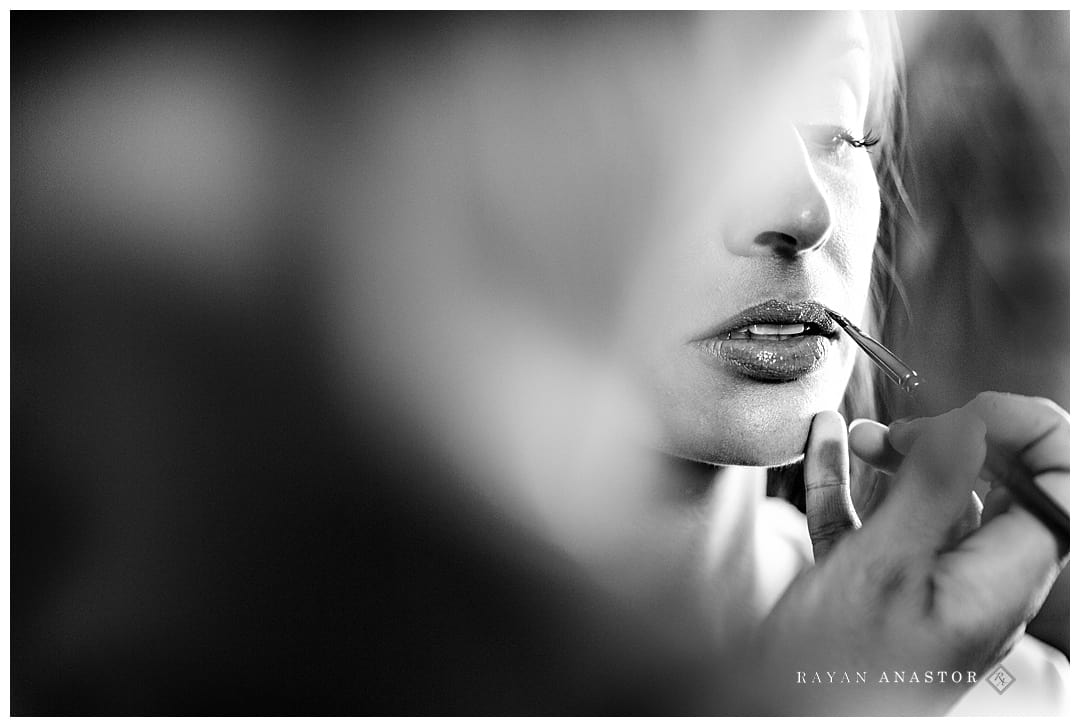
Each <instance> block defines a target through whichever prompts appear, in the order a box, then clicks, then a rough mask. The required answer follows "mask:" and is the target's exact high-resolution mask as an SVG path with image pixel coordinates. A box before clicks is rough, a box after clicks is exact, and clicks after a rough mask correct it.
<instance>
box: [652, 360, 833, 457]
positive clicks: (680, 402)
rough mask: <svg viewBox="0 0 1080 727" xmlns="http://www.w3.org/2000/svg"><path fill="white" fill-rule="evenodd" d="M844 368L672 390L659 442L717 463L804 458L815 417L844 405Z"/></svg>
mask: <svg viewBox="0 0 1080 727" xmlns="http://www.w3.org/2000/svg"><path fill="white" fill-rule="evenodd" d="M838 373H841V372H837V371H823V372H821V375H820V376H819V377H813V378H808V379H805V380H800V381H793V382H786V383H779V384H761V383H749V382H739V383H738V384H737V385H736V386H724V387H723V389H722V390H719V389H720V387H716V388H713V389H712V390H711V391H710V389H709V387H708V386H704V385H700V384H702V383H703V382H701V381H699V382H697V383H698V384H699V386H698V387H697V388H687V389H682V388H680V389H675V390H672V389H667V390H666V391H665V392H664V394H663V395H662V397H661V398H662V399H663V401H662V402H659V403H660V404H661V407H660V409H659V411H660V412H661V414H660V416H661V427H660V431H661V432H662V435H661V440H662V441H661V442H659V446H660V448H661V449H662V450H664V451H665V452H668V453H669V454H672V455H675V456H678V457H681V458H684V459H690V460H694V461H698V462H708V463H711V464H716V465H742V466H753V467H779V466H782V465H787V464H792V463H794V462H798V461H799V460H801V459H802V456H803V452H804V450H805V448H806V441H807V437H808V436H809V434H810V423H811V421H813V418H814V416H815V415H816V414H817V413H818V412H821V411H825V410H836V409H837V407H839V405H840V401H841V399H842V398H843V393H844V386H845V383H846V378H847V377H846V376H842V375H837V374H838ZM842 373H847V372H842ZM714 386H715V385H714ZM702 392H707V393H706V395H705V396H702Z"/></svg>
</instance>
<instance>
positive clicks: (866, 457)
mask: <svg viewBox="0 0 1080 727" xmlns="http://www.w3.org/2000/svg"><path fill="white" fill-rule="evenodd" d="M848 446H850V447H851V452H852V454H854V455H855V456H856V457H858V458H859V459H861V460H862V461H863V462H866V463H867V464H868V465H870V466H871V467H873V468H874V469H876V470H878V471H880V472H885V473H886V474H890V475H891V474H895V473H896V471H897V470H898V469H900V465H901V463H903V461H904V455H903V454H901V453H900V452H898V451H897V450H896V449H895V448H894V447H893V446H892V444H891V443H890V442H889V428H888V427H887V426H885V425H884V424H880V423H878V422H875V421H872V420H870V419H855V420H854V421H852V422H851V424H850V425H849V426H848Z"/></svg>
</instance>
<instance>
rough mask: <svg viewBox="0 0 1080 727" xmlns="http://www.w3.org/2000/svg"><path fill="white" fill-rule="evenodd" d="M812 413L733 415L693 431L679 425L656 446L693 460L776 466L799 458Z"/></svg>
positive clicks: (807, 433)
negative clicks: (799, 414) (721, 422)
mask: <svg viewBox="0 0 1080 727" xmlns="http://www.w3.org/2000/svg"><path fill="white" fill-rule="evenodd" d="M814 413H816V412H814ZM814 413H809V414H804V415H801V416H797V417H792V416H791V415H790V413H783V412H769V413H768V415H767V416H765V417H760V416H751V417H745V416H738V415H735V416H732V417H731V418H730V419H729V420H728V421H726V422H724V423H723V426H720V425H718V426H715V427H708V426H706V427H702V428H699V429H697V431H691V430H690V427H686V426H679V427H677V429H676V431H671V432H670V433H669V434H668V435H667V436H666V437H665V438H664V441H662V442H660V445H659V447H660V449H662V450H663V451H665V452H667V453H669V454H672V455H674V456H676V457H681V458H683V459H689V460H693V461H696V462H707V463H709V464H715V465H740V466H746V467H780V466H782V465H787V464H792V463H795V462H798V461H799V460H801V459H802V457H803V450H804V449H805V448H806V439H807V437H808V436H809V434H810V422H811V420H812V419H813V416H814ZM757 414H759V415H760V414H761V412H758V413H757ZM740 420H742V421H740Z"/></svg>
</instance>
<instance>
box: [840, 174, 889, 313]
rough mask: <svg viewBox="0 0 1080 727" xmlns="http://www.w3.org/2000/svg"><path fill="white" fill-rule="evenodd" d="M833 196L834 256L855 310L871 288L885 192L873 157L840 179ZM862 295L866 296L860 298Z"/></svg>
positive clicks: (853, 310) (854, 310)
mask: <svg viewBox="0 0 1080 727" xmlns="http://www.w3.org/2000/svg"><path fill="white" fill-rule="evenodd" d="M834 189H835V190H836V192H835V195H834V197H833V199H834V204H835V205H836V206H835V212H836V217H837V231H836V239H837V245H836V247H835V249H834V251H833V260H834V263H835V265H836V268H837V270H838V271H839V272H840V273H841V275H842V276H843V277H844V278H845V280H846V282H847V284H848V286H849V288H848V290H849V294H850V297H851V298H852V301H851V302H852V304H853V307H852V312H853V313H854V312H856V310H861V308H859V307H857V305H858V304H859V303H860V302H864V301H865V297H866V295H867V292H868V291H869V288H870V275H871V268H872V263H873V258H874V248H875V247H876V246H877V233H878V224H879V223H880V221H881V195H880V192H879V190H878V184H877V177H876V176H875V174H874V169H873V166H872V165H871V163H870V160H869V159H865V160H863V162H862V163H860V164H859V166H858V168H857V170H855V171H854V172H853V173H851V174H849V175H847V176H845V177H844V178H843V179H840V180H837V184H836V186H835V187H834ZM860 299H862V300H861V301H860Z"/></svg>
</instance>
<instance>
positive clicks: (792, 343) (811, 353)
mask: <svg viewBox="0 0 1080 727" xmlns="http://www.w3.org/2000/svg"><path fill="white" fill-rule="evenodd" d="M699 345H700V346H701V348H702V349H703V350H704V351H705V353H706V354H708V355H710V356H712V357H714V358H715V359H716V360H718V361H719V362H721V363H722V364H724V365H725V366H727V367H728V368H730V369H732V370H734V371H735V372H736V373H739V374H742V375H743V376H747V377H749V378H751V379H756V380H757V381H774V382H777V381H795V380H796V379H798V378H800V377H802V376H806V375H807V374H809V373H810V372H812V371H814V370H815V369H817V368H818V367H820V366H821V365H822V364H823V363H824V362H825V357H826V356H827V355H828V353H829V339H828V338H826V337H825V336H820V335H809V336H792V337H791V338H783V339H768V338H743V339H729V338H710V339H707V340H704V341H701V342H700V343H699Z"/></svg>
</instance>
